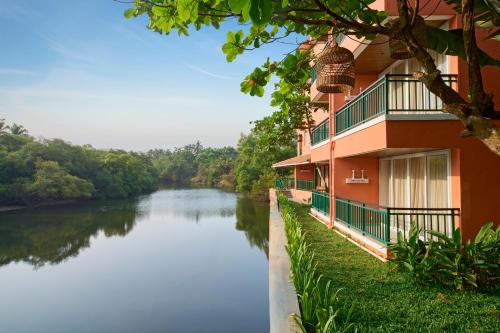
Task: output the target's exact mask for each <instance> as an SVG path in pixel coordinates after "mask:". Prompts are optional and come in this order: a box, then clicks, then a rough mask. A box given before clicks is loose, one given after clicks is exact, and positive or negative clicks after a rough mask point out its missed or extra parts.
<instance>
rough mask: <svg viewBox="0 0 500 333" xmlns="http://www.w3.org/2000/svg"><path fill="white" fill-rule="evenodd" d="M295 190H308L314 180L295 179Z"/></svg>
mask: <svg viewBox="0 0 500 333" xmlns="http://www.w3.org/2000/svg"><path fill="white" fill-rule="evenodd" d="M296 184H297V190H302V191H309V192H311V191H312V190H313V189H314V181H313V180H312V179H297V183H296Z"/></svg>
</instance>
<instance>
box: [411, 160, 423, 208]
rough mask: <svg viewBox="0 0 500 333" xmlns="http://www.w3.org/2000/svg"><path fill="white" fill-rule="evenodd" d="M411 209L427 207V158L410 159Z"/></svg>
mask: <svg viewBox="0 0 500 333" xmlns="http://www.w3.org/2000/svg"><path fill="white" fill-rule="evenodd" d="M410 207H412V208H424V207H425V157H413V158H411V159H410Z"/></svg>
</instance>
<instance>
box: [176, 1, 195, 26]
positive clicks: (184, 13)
mask: <svg viewBox="0 0 500 333" xmlns="http://www.w3.org/2000/svg"><path fill="white" fill-rule="evenodd" d="M177 13H178V14H179V18H180V19H181V20H182V21H184V22H187V21H189V20H191V21H196V19H197V18H198V1H193V0H178V1H177Z"/></svg>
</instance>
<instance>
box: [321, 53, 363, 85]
mask: <svg viewBox="0 0 500 333" xmlns="http://www.w3.org/2000/svg"><path fill="white" fill-rule="evenodd" d="M355 76H356V72H355V69H354V55H353V54H352V52H351V51H349V50H348V49H346V48H344V47H340V46H337V45H334V46H333V47H328V48H326V49H325V50H324V51H323V52H322V53H321V54H320V55H319V57H318V60H317V62H316V88H317V89H318V91H321V92H323V93H346V92H349V91H351V90H352V89H353V88H354V82H355Z"/></svg>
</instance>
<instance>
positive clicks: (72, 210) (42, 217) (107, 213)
mask: <svg viewBox="0 0 500 333" xmlns="http://www.w3.org/2000/svg"><path fill="white" fill-rule="evenodd" d="M140 216H141V211H139V210H138V209H137V201H119V202H108V203H106V205H103V204H100V203H92V204H84V205H75V206H64V207H47V208H40V209H34V210H26V211H18V212H10V213H3V214H2V215H0V218H1V222H0V265H1V266H3V265H7V264H9V263H11V262H21V261H22V262H25V263H29V264H31V265H33V266H34V267H35V268H39V267H42V266H43V265H45V264H58V263H60V262H62V261H64V260H65V259H67V258H69V257H75V256H77V255H78V254H79V253H80V251H81V250H82V249H85V248H87V247H89V246H90V239H91V237H93V236H96V235H97V234H98V233H99V232H100V231H102V232H103V234H104V235H106V237H113V236H122V237H123V236H125V235H127V234H128V233H129V232H130V231H131V230H132V229H133V228H134V224H135V223H136V221H137V219H138V218H139V217H140Z"/></svg>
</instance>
